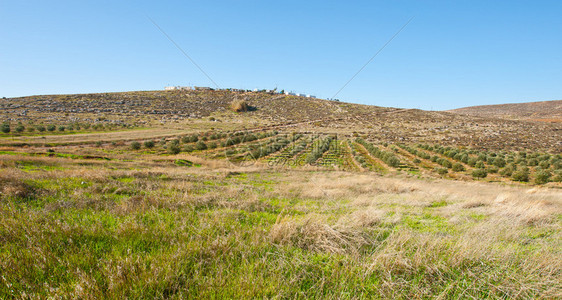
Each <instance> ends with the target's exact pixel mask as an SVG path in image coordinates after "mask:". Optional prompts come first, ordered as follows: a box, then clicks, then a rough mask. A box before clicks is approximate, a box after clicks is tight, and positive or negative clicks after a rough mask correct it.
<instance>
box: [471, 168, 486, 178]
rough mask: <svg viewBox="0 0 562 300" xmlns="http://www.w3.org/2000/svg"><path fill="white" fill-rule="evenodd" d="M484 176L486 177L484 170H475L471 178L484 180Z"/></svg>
mask: <svg viewBox="0 0 562 300" xmlns="http://www.w3.org/2000/svg"><path fill="white" fill-rule="evenodd" d="M486 176H488V172H486V170H484V169H476V170H474V171H472V177H474V178H485V177H486Z"/></svg>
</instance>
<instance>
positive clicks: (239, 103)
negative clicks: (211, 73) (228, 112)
mask: <svg viewBox="0 0 562 300" xmlns="http://www.w3.org/2000/svg"><path fill="white" fill-rule="evenodd" d="M230 108H231V109H232V110H233V111H235V112H246V111H248V110H249V108H250V106H249V105H248V102H246V101H245V100H240V99H235V100H233V101H232V103H230Z"/></svg>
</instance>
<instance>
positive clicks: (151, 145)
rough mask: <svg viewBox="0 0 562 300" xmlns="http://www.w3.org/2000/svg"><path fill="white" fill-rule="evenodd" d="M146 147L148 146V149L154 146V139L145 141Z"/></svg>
mask: <svg viewBox="0 0 562 300" xmlns="http://www.w3.org/2000/svg"><path fill="white" fill-rule="evenodd" d="M144 147H145V148H147V149H151V148H154V141H145V142H144Z"/></svg>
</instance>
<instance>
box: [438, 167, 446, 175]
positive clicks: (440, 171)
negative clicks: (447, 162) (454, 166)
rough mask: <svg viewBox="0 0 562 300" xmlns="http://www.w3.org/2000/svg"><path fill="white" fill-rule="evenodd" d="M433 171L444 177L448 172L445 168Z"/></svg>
mask: <svg viewBox="0 0 562 300" xmlns="http://www.w3.org/2000/svg"><path fill="white" fill-rule="evenodd" d="M435 171H437V173H438V174H439V175H445V174H447V173H449V170H448V169H447V168H435Z"/></svg>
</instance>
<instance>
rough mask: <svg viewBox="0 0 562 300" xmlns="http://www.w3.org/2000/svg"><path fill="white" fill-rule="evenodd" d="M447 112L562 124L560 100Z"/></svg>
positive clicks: (466, 108)
mask: <svg viewBox="0 0 562 300" xmlns="http://www.w3.org/2000/svg"><path fill="white" fill-rule="evenodd" d="M449 112H452V113H458V114H465V115H471V116H480V117H492V118H503V119H510V120H530V121H543V122H562V100H555V101H541V102H527V103H512V104H498V105H481V106H471V107H463V108H458V109H453V110H450V111H449Z"/></svg>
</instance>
